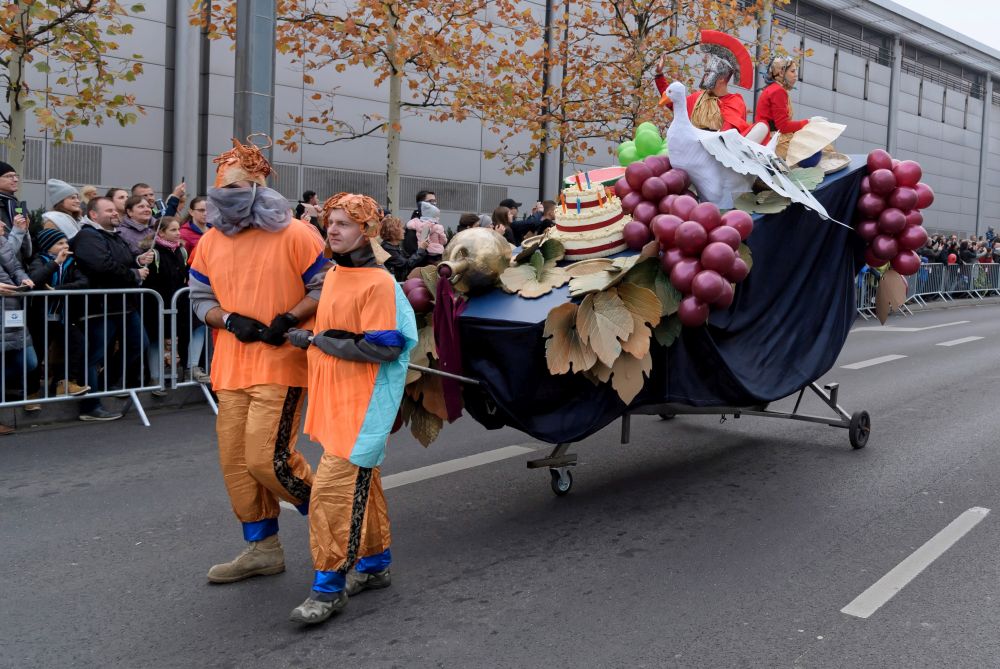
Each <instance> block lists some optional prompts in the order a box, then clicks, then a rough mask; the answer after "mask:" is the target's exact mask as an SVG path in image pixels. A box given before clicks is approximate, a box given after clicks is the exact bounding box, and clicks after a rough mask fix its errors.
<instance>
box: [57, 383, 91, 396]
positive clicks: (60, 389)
mask: <svg viewBox="0 0 1000 669" xmlns="http://www.w3.org/2000/svg"><path fill="white" fill-rule="evenodd" d="M89 392H90V386H81V385H80V384H78V383H73V382H72V381H70V380H69V379H63V380H62V381H60V382H59V383H58V384H56V395H73V396H74V397H76V396H77V395H86V394H87V393H89Z"/></svg>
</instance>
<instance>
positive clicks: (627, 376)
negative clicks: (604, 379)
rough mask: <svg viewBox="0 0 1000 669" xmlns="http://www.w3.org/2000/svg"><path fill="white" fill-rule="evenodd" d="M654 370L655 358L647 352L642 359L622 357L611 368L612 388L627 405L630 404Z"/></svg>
mask: <svg viewBox="0 0 1000 669" xmlns="http://www.w3.org/2000/svg"><path fill="white" fill-rule="evenodd" d="M652 369H653V356H652V355H650V353H649V352H648V351H647V352H646V355H644V356H643V357H642V358H634V357H632V356H631V355H623V356H620V357H619V358H618V359H617V360H616V361H615V364H614V365H612V367H611V372H612V374H611V387H612V388H614V389H615V392H617V393H618V396H619V397H620V398H621V399H622V402H624V403H625V404H630V403H631V402H632V400H634V399H635V396H636V395H638V394H639V391H640V390H642V386H643V384H644V383H645V378H647V377H648V376H649V373H650V371H652Z"/></svg>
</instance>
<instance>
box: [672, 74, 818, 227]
mask: <svg viewBox="0 0 1000 669" xmlns="http://www.w3.org/2000/svg"><path fill="white" fill-rule="evenodd" d="M667 96H668V97H669V98H670V100H671V101H672V102H673V103H674V120H673V121H671V122H670V126H669V127H668V128H667V146H669V147H670V154H669V155H670V164H671V165H673V166H674V167H679V168H681V169H683V170H685V171H686V172H687V173H688V176H690V177H691V183H693V184H694V187H695V188H696V189H697V191H698V196H699V198H700V199H701V200H703V201H708V202H713V203H715V204H716V205H718V206H719V207H720V208H722V209H731V208H732V207H733V197H734V196H736V195H739V194H740V193H746V192H749V191H750V190H751V188H752V187H753V182H754V180H755V179H757V178H760V179H761V181H763V182H764V183H765V184H767V186H768V187H769V188H770V189H771V190H773V191H774V192H776V193H778V194H779V195H783V196H785V197H787V198H789V199H790V200H792V202H798V203H800V204H802V205H803V206H805V207H807V208H809V209H812V210H813V211H815V212H816V213H818V214H819V215H820V216H822V217H823V218H830V217H829V215H828V214H827V213H826V209H825V208H824V207H823V205H822V204H820V203H819V202H818V201H817V200H816V198H815V197H813V195H812V193H810V192H809V191H808V190H807V189H806V188H804V187H803V186H802V185H801V184H799V183H797V182H794V181H792V180H791V179H789V177H788V174H787V172H788V166H787V165H785V164H784V161H782V160H781V159H780V158H778V157H777V156H776V155H775V153H774V139H776V137H777V135H775V138H772V141H771V143H770V144H769V145H768V146H761V145H760V144H758V143H756V142H754V141H751V140H749V139H747V138H746V137H744V136H743V135H741V134H740V133H739V131H737V130H735V129H729V130H726V131H724V132H713V131H710V130H702V129H700V128H696V127H694V126H693V125H691V119H689V118H688V113H687V89H686V88H685V86H684V84H682V83H680V82H679V81H675V82H673V83H672V84H670V86H668V87H667Z"/></svg>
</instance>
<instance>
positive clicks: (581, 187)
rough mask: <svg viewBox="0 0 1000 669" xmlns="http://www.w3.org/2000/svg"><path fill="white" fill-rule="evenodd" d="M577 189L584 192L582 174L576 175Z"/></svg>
mask: <svg viewBox="0 0 1000 669" xmlns="http://www.w3.org/2000/svg"><path fill="white" fill-rule="evenodd" d="M576 189H577V190H583V185H582V184H581V183H580V173H579V172H577V173H576Z"/></svg>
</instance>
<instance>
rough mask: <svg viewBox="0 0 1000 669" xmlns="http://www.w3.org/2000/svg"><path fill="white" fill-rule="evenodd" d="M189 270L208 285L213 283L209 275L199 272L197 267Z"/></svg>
mask: <svg viewBox="0 0 1000 669" xmlns="http://www.w3.org/2000/svg"><path fill="white" fill-rule="evenodd" d="M188 272H190V274H191V276H193V277H194V278H195V279H197V280H198V281H201V282H202V283H203V284H205V285H206V286H211V285H212V282H211V281H209V280H208V277H207V276H205V275H204V274H202V273H201V272H199V271H198V270H196V269H189V270H188Z"/></svg>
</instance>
